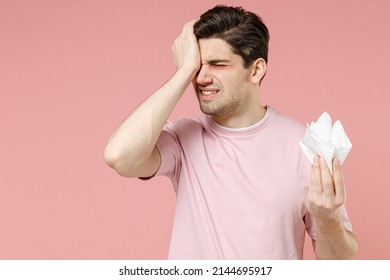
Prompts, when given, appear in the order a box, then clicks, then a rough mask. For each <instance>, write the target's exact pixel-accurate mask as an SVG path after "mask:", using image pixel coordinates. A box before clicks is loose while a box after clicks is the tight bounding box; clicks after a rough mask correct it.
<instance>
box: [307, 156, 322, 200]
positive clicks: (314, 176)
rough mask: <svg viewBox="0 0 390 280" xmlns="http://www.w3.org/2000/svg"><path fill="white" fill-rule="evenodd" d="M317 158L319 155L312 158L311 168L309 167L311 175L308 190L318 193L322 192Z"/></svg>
mask: <svg viewBox="0 0 390 280" xmlns="http://www.w3.org/2000/svg"><path fill="white" fill-rule="evenodd" d="M318 159H319V157H318V156H315V157H314V160H313V168H312V169H311V176H310V190H311V191H314V192H318V193H320V192H322V186H321V171H320V164H319V161H318Z"/></svg>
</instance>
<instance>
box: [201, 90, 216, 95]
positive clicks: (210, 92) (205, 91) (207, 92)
mask: <svg viewBox="0 0 390 280" xmlns="http://www.w3.org/2000/svg"><path fill="white" fill-rule="evenodd" d="M202 93H203V94H205V95H210V94H215V93H217V91H216V90H202Z"/></svg>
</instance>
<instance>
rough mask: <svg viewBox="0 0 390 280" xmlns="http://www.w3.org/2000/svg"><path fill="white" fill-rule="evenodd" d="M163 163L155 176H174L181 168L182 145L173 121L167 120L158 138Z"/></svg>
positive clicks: (157, 145)
mask: <svg viewBox="0 0 390 280" xmlns="http://www.w3.org/2000/svg"><path fill="white" fill-rule="evenodd" d="M156 147H157V149H158V150H159V152H160V156H161V163H160V167H159V169H158V170H157V172H156V174H155V176H158V175H163V176H167V177H170V178H172V177H174V176H175V174H178V173H179V170H180V150H181V149H180V145H179V140H178V137H177V135H176V133H175V130H174V126H173V123H172V122H167V124H166V125H165V126H164V129H163V130H162V131H161V133H160V136H159V138H158V140H157V143H156Z"/></svg>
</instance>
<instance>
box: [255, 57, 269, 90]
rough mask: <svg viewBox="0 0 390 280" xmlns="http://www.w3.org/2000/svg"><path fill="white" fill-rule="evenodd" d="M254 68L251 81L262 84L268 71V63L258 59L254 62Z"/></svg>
mask: <svg viewBox="0 0 390 280" xmlns="http://www.w3.org/2000/svg"><path fill="white" fill-rule="evenodd" d="M252 67H253V68H252V76H251V81H252V82H253V83H255V84H260V82H261V80H262V79H263V77H264V75H265V72H266V71H267V62H265V60H264V59H263V58H258V59H256V60H255V61H254V62H253V64H252Z"/></svg>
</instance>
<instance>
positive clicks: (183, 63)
mask: <svg viewBox="0 0 390 280" xmlns="http://www.w3.org/2000/svg"><path fill="white" fill-rule="evenodd" d="M195 22H196V20H192V21H190V22H188V23H187V24H185V25H184V27H183V30H182V32H181V34H180V35H179V37H178V38H177V39H176V40H175V43H174V45H173V47H172V51H173V56H174V60H175V64H176V67H177V71H176V73H175V74H174V75H173V76H172V77H171V78H170V80H169V81H168V82H167V83H166V84H164V85H163V86H162V87H161V88H160V89H158V90H157V91H155V92H154V93H153V94H152V95H150V96H149V97H148V98H147V99H146V100H145V101H144V102H143V103H141V104H140V105H139V106H138V107H137V108H136V109H135V110H134V111H133V112H132V113H131V114H130V115H129V116H128V117H127V118H126V119H125V120H124V121H123V122H122V123H121V124H120V125H119V127H118V128H117V129H116V130H115V131H114V132H113V134H112V135H111V137H110V138H109V140H108V142H107V145H106V148H105V150H104V159H105V161H106V162H107V164H108V165H109V166H111V167H112V168H113V169H115V170H116V171H117V172H118V173H119V174H120V175H122V176H125V177H149V176H152V175H154V174H155V173H156V171H157V170H158V168H159V165H160V160H161V159H160V154H159V152H158V149H157V148H156V146H155V145H156V142H157V139H158V137H159V135H160V132H161V130H162V128H163V127H164V125H165V123H166V121H167V120H168V117H169V115H170V114H171V112H172V110H173V108H174V107H175V105H176V104H177V102H178V101H179V99H180V98H181V96H182V95H183V93H184V91H185V90H186V88H187V87H188V85H189V84H190V83H191V81H192V79H193V78H194V77H195V75H196V73H197V72H198V70H199V68H200V54H199V46H198V43H197V40H196V37H195V35H194V32H193V25H194V23H195Z"/></svg>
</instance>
